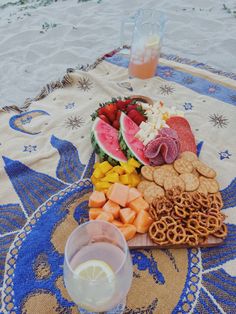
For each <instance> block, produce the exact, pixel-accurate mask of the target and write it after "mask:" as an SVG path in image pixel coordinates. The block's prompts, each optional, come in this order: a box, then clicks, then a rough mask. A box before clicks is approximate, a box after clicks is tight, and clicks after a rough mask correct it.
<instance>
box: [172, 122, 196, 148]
mask: <svg viewBox="0 0 236 314" xmlns="http://www.w3.org/2000/svg"><path fill="white" fill-rule="evenodd" d="M166 123H167V124H168V125H169V127H170V128H171V129H173V130H175V131H176V132H177V134H178V137H179V143H180V153H182V152H185V151H191V152H193V153H195V154H196V151H197V149H196V143H195V138H194V135H193V132H192V130H191V127H190V125H189V123H188V121H187V120H186V119H185V118H183V117H178V116H174V117H171V118H169V119H168V120H167V121H166Z"/></svg>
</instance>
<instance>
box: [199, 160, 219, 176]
mask: <svg viewBox="0 0 236 314" xmlns="http://www.w3.org/2000/svg"><path fill="white" fill-rule="evenodd" d="M196 169H197V171H198V172H199V173H200V174H201V175H203V176H204V177H207V178H211V179H213V178H215V176H216V172H215V170H214V169H212V168H210V167H208V166H207V165H206V164H204V163H203V162H201V161H199V163H198V164H197V166H196Z"/></svg>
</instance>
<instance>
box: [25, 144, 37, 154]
mask: <svg viewBox="0 0 236 314" xmlns="http://www.w3.org/2000/svg"><path fill="white" fill-rule="evenodd" d="M36 150H37V145H25V146H24V150H23V152H28V153H32V152H36Z"/></svg>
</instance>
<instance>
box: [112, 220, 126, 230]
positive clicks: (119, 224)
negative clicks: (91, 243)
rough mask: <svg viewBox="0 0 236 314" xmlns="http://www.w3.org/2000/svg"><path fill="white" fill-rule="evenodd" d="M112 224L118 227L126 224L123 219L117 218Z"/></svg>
mask: <svg viewBox="0 0 236 314" xmlns="http://www.w3.org/2000/svg"><path fill="white" fill-rule="evenodd" d="M112 224H113V225H115V226H116V227H117V228H120V227H123V226H124V224H123V223H122V222H121V221H119V220H116V219H115V220H113V221H112Z"/></svg>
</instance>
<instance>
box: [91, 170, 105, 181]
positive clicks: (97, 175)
mask: <svg viewBox="0 0 236 314" xmlns="http://www.w3.org/2000/svg"><path fill="white" fill-rule="evenodd" d="M93 177H94V178H96V179H101V178H103V177H104V174H103V172H102V171H101V169H100V168H96V169H94V172H93Z"/></svg>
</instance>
